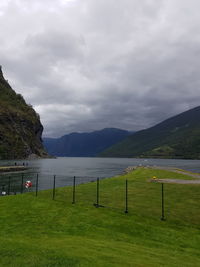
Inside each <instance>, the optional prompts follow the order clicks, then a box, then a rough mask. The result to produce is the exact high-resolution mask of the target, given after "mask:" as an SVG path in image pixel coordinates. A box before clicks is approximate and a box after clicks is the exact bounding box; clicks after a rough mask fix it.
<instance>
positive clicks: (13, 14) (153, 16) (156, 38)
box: [0, 0, 200, 137]
mask: <svg viewBox="0 0 200 267" xmlns="http://www.w3.org/2000/svg"><path fill="white" fill-rule="evenodd" d="M199 10H200V1H199V0H190V1H189V0H140V1H138V0H42V1H41V0H1V1H0V29H1V34H0V64H1V65H2V66H3V72H4V76H5V78H6V79H8V81H9V83H10V84H11V86H12V87H13V88H14V89H15V91H16V92H17V93H21V94H22V95H23V96H24V98H25V100H26V101H27V103H30V104H32V105H33V107H34V108H35V110H36V111H37V112H38V113H39V114H40V117H41V121H42V124H43V125H44V128H45V130H44V134H43V135H44V136H48V137H59V136H61V135H63V134H66V133H70V132H73V131H79V132H82V131H92V130H98V129H102V128H105V127H118V128H123V129H128V130H140V129H143V128H147V127H149V126H152V125H154V124H156V123H158V122H160V121H162V120H164V119H166V118H168V117H170V116H172V115H175V114H177V113H179V112H182V111H185V110H187V109H190V108H192V107H195V106H198V105H199V99H200V15H199Z"/></svg>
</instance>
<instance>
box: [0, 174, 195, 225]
mask: <svg viewBox="0 0 200 267" xmlns="http://www.w3.org/2000/svg"><path fill="white" fill-rule="evenodd" d="M41 178H42V179H41ZM27 180H30V181H31V183H32V186H31V187H30V188H25V182H26V181H27ZM46 181H48V184H47V182H46ZM44 189H45V190H44ZM199 189H200V187H199V185H189V184H187V185H181V184H169V183H167V184H162V183H150V182H148V181H139V180H133V179H126V178H124V179H123V178H121V179H117V178H109V179H99V178H91V177H74V176H72V177H69V176H62V175H52V174H51V175H49V174H40V175H38V174H37V173H34V172H33V173H28V174H26V173H17V174H16V173H15V174H12V175H11V174H4V175H1V176H0V195H1V196H5V195H14V194H21V193H27V192H32V194H33V196H39V197H45V198H49V199H52V200H55V201H62V202H63V201H64V202H66V203H68V204H69V205H70V204H74V205H75V204H81V205H88V206H95V207H100V208H101V207H102V208H110V209H113V210H117V211H120V212H125V213H130V214H136V215H138V216H148V217H156V218H160V219H163V220H165V219H168V220H174V221H176V220H179V219H180V218H181V220H183V221H184V222H185V223H191V222H192V223H194V224H197V225H198V224H199V222H200V213H199V208H200V194H199Z"/></svg>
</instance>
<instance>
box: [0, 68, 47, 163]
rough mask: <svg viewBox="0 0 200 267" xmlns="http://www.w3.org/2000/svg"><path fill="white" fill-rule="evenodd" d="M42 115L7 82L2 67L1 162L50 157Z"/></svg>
mask: <svg viewBox="0 0 200 267" xmlns="http://www.w3.org/2000/svg"><path fill="white" fill-rule="evenodd" d="M42 131H43V126H42V124H41V122H40V118H39V115H38V114H37V113H36V112H35V110H34V109H33V108H32V107H31V106H30V105H27V104H26V102H25V100H24V99H23V97H22V96H21V95H20V94H16V93H15V91H14V90H13V89H12V88H11V87H10V85H9V83H8V81H7V80H5V79H4V76H3V72H2V69H1V66H0V159H19V158H27V157H29V156H31V155H32V156H33V155H34V156H35V155H36V156H39V157H43V156H47V155H48V154H47V153H46V152H45V150H44V147H43V144H42V140H41V136H42Z"/></svg>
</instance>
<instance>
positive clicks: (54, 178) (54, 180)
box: [53, 175, 56, 200]
mask: <svg viewBox="0 0 200 267" xmlns="http://www.w3.org/2000/svg"><path fill="white" fill-rule="evenodd" d="M55 188H56V176H55V175H54V176H53V200H54V199H55Z"/></svg>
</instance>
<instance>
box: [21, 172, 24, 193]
mask: <svg viewBox="0 0 200 267" xmlns="http://www.w3.org/2000/svg"><path fill="white" fill-rule="evenodd" d="M23 186H24V174H23V173H22V182H21V194H22V193H23V189H24V188H23Z"/></svg>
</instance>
